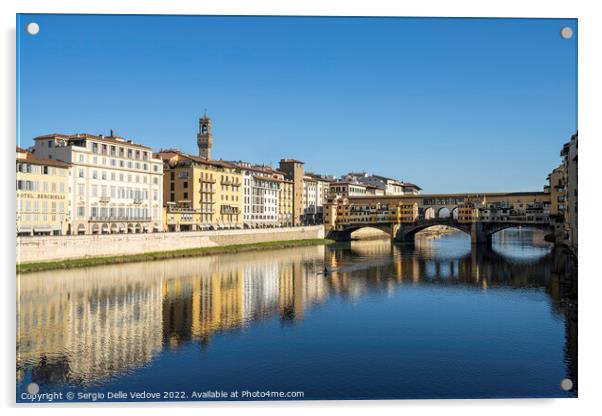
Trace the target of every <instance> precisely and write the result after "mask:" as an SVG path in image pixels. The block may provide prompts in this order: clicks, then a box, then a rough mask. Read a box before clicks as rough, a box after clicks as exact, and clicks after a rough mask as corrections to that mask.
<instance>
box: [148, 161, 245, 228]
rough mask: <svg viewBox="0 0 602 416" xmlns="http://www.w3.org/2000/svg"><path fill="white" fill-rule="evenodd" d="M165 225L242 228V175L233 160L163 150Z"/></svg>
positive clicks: (165, 226) (172, 226) (175, 226)
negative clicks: (206, 157)
mask: <svg viewBox="0 0 602 416" xmlns="http://www.w3.org/2000/svg"><path fill="white" fill-rule="evenodd" d="M158 155H159V157H160V158H161V159H162V160H163V162H164V167H163V201H165V207H164V215H163V217H164V221H165V222H164V229H165V230H167V231H199V230H217V229H233V228H242V218H243V215H242V175H241V173H240V169H239V168H238V167H236V166H234V165H232V164H230V163H226V162H222V161H216V160H207V159H203V158H201V157H197V156H192V155H187V154H184V153H182V152H179V151H175V150H168V151H162V152H160V153H159V154H158Z"/></svg>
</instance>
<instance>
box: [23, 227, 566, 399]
mask: <svg viewBox="0 0 602 416" xmlns="http://www.w3.org/2000/svg"><path fill="white" fill-rule="evenodd" d="M507 232H509V233H510V234H508V235H505V233H500V234H501V236H500V237H499V238H498V239H497V240H496V241H494V247H493V250H492V249H483V248H477V247H472V248H471V246H470V243H469V241H468V242H467V241H465V237H464V236H463V235H462V234H454V235H451V236H445V237H443V238H440V239H429V238H425V239H419V240H417V242H416V244H415V245H414V246H411V247H408V246H397V245H392V244H390V243H389V242H388V241H378V240H375V241H354V242H351V243H350V244H346V245H345V244H342V245H338V246H336V247H329V248H326V247H305V248H296V249H288V250H277V251H270V252H258V253H241V254H236V255H220V256H212V257H201V258H194V259H182V260H171V261H163V262H153V263H146V264H145V263H137V264H127V265H117V266H109V267H97V268H91V269H86V270H81V269H80V270H68V271H60V272H44V273H34V274H27V275H24V276H21V278H20V280H19V302H18V311H17V312H18V317H17V318H18V336H17V339H18V345H17V353H18V354H17V356H18V361H17V382H18V384H19V385H20V386H21V387H20V388H18V391H20V390H21V389H22V388H23V386H24V385H26V384H27V383H29V382H31V381H35V382H37V383H38V384H40V385H42V386H49V387H51V388H55V389H62V388H65V387H66V386H71V387H72V386H81V387H82V388H89V387H93V386H103V385H108V386H114V385H116V384H117V385H118V384H119V383H120V380H122V379H124V380H125V379H126V378H127V377H126V376H127V375H128V374H135V373H136V372H137V371H138V370H139V369H141V368H151V369H152V368H153V365H154V362H155V361H156V360H157V357H158V356H160V355H161V354H164V353H165V352H166V351H171V352H172V353H173V354H178V351H179V349H180V348H183V347H185V346H186V345H198V346H200V348H201V349H202V350H203V351H206V352H207V353H208V355H207V357H209V358H210V357H211V354H212V353H215V352H216V351H215V348H217V347H215V348H214V347H213V346H212V339H213V338H214V337H215V336H217V335H218V334H219V335H223V336H227V335H228V334H232V333H238V332H240V331H241V330H245V329H248V330H249V331H247V332H245V334H243V336H247V335H248V336H252V335H251V334H252V333H253V332H252V331H253V328H254V327H256V326H257V325H260V324H261V322H262V321H269V320H273V319H276V320H278V321H279V322H280V323H281V325H284V326H290V325H291V324H295V323H297V324H299V323H300V322H301V321H303V319H304V316H305V315H306V314H307V313H308V312H310V311H311V310H312V309H313V308H314V306H316V305H325V304H327V303H329V302H332V301H334V300H335V299H340V300H342V301H343V302H345V301H353V302H361V301H362V299H364V298H366V299H367V298H370V297H374V296H378V295H379V294H381V293H384V294H386V295H389V296H390V295H392V294H394V293H395V292H396V291H400V290H404V288H405V287H416V288H428V287H430V286H432V287H439V286H441V287H447V288H453V287H458V288H465V289H468V290H475V289H477V290H478V291H486V290H492V289H496V288H500V289H543V290H544V291H545V293H546V294H547V295H548V298H549V299H550V303H551V305H552V308H553V310H554V314H555V315H556V318H557V319H562V320H563V321H564V324H565V338H566V342H565V346H564V360H565V363H566V366H567V372H566V373H567V377H570V378H571V379H572V380H573V381H574V382H575V388H574V390H573V392H572V393H573V394H576V391H577V390H576V386H577V383H576V381H577V358H576V354H577V301H576V293H577V292H576V277H575V276H576V270H575V267H574V266H573V265H572V263H571V262H570V261H569V260H567V259H568V257H567V256H565V255H564V254H563V253H559V252H558V251H557V250H552V248H551V247H550V246H549V245H547V244H544V243H540V240H541V238H540V237H541V236H539V237H538V236H537V235H535V234H533V232H531V234H521V235H516V234H512V233H513V232H514V231H507ZM523 233H524V231H523ZM517 240H520V241H519V242H517ZM535 240H537V241H535ZM524 241H527V243H525V242H524ZM516 253H518V254H516ZM325 265H328V266H329V267H331V268H333V269H334V270H336V271H335V272H334V273H332V274H331V275H329V276H326V277H325V276H322V275H320V274H319V271H321V270H322V269H323V268H324V266H325ZM408 285H409V286H408ZM470 296H473V295H470ZM436 307H437V305H433V308H436ZM358 313H359V312H358ZM324 319H325V320H326V319H331V318H328V317H325V318H324ZM359 319H361V317H358V320H359ZM333 325H336V322H333ZM425 325H429V323H428V322H426V321H425ZM311 329H312V327H311V325H310V326H308V328H305V329H304V331H310V330H311ZM320 336H324V335H320ZM266 342H269V340H267V341H266ZM302 347H303V346H302V345H299V348H302ZM212 349H213V350H212ZM242 353H243V354H244V352H242ZM250 353H251V352H249V354H250ZM311 358H315V356H314V357H308V359H311ZM182 359H184V357H182ZM186 359H190V357H186ZM182 364H183V366H184V368H186V365H187V364H186V362H184V363H182ZM190 364H191V365H192V363H190ZM300 364H302V363H300ZM182 371H185V370H182ZM157 377H158V378H159V379H160V378H161V375H160V374H157ZM256 377H257V379H258V380H260V379H261V378H262V377H264V375H262V374H256ZM342 377H344V375H342ZM169 382H170V381H169V380H164V383H166V384H165V388H166V387H167V386H168V385H169ZM153 383H155V384H156V385H158V386H159V385H160V384H161V380H159V381H157V380H153ZM556 393H557V392H554V394H556ZM558 394H560V393H558ZM350 395H351V393H350ZM490 396H495V392H491V395H490ZM346 397H350V396H347V395H346V394H345V392H344V391H340V394H339V396H338V398H346Z"/></svg>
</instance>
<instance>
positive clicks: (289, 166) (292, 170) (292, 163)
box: [278, 159, 305, 226]
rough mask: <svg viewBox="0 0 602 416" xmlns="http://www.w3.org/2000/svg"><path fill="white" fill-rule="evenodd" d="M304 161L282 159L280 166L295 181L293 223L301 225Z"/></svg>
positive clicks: (286, 175) (287, 176) (289, 178)
mask: <svg viewBox="0 0 602 416" xmlns="http://www.w3.org/2000/svg"><path fill="white" fill-rule="evenodd" d="M303 165H304V163H303V162H301V161H300V160H295V159H281V160H280V168H279V169H278V170H279V171H281V172H284V178H285V179H287V180H289V181H292V183H293V214H292V225H293V226H299V225H301V217H302V216H303V176H304V175H305V168H304V166H303Z"/></svg>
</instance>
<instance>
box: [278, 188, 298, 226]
mask: <svg viewBox="0 0 602 416" xmlns="http://www.w3.org/2000/svg"><path fill="white" fill-rule="evenodd" d="M293 186H294V182H293V181H291V180H288V179H282V180H280V181H279V182H278V187H279V193H278V218H279V224H280V226H281V227H292V226H293Z"/></svg>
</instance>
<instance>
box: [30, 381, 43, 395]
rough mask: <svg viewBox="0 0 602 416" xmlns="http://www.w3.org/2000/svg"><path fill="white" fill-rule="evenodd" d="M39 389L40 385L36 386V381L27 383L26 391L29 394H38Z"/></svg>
mask: <svg viewBox="0 0 602 416" xmlns="http://www.w3.org/2000/svg"><path fill="white" fill-rule="evenodd" d="M39 391H40V386H38V383H29V384H28V385H27V393H29V394H38V392H39Z"/></svg>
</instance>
